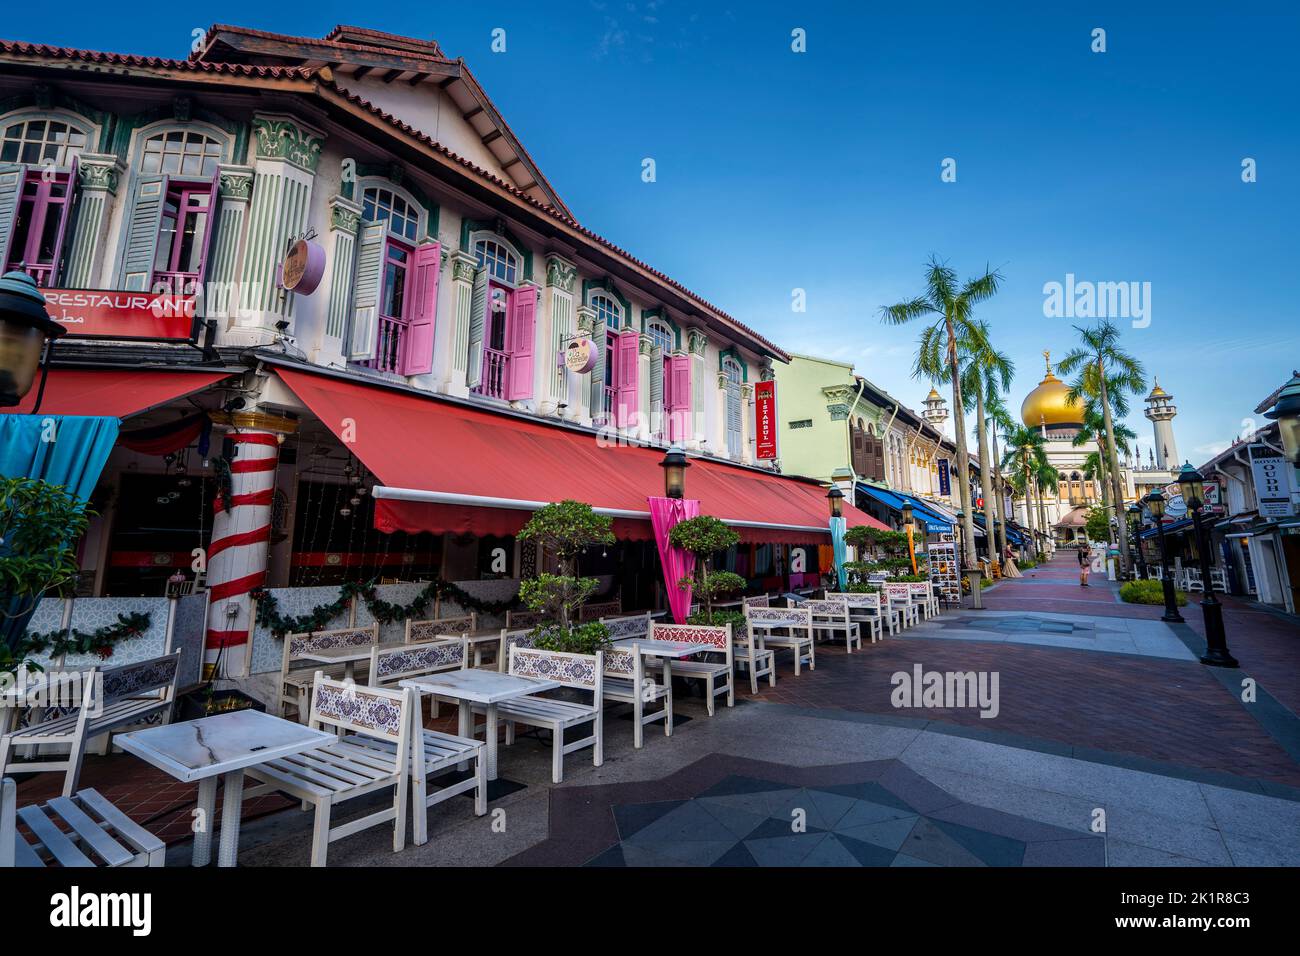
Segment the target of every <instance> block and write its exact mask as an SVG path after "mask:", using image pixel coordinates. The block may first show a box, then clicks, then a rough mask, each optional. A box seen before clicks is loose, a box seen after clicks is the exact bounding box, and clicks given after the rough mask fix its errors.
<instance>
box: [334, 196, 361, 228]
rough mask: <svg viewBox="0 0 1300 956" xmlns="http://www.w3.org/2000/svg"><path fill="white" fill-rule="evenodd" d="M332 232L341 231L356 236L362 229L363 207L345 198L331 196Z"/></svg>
mask: <svg viewBox="0 0 1300 956" xmlns="http://www.w3.org/2000/svg"><path fill="white" fill-rule="evenodd" d="M329 207H330V231H331V232H333V231H335V230H339V231H342V232H346V233H349V234H351V235H354V236H355V235H356V234H357V230H358V229H360V228H361V207H360V206H359V205H357V204H356V203H354V202H353V201H352V200H351V199H348V198H346V197H345V196H331V197H330V200H329Z"/></svg>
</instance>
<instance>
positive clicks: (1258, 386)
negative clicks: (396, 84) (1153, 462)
mask: <svg viewBox="0 0 1300 956" xmlns="http://www.w3.org/2000/svg"><path fill="white" fill-rule="evenodd" d="M873 6H874V5H872V4H832V3H819V4H807V5H791V4H788V3H786V4H776V3H746V4H739V3H737V4H733V5H731V6H730V8H728V7H727V6H726V5H725V4H709V5H704V4H688V3H680V2H672V0H650V2H644V0H638V2H616V0H600V2H590V0H585V2H573V3H558V2H548V3H545V4H542V3H537V2H534V3H531V4H524V3H514V2H498V3H495V4H491V5H485V4H475V5H469V4H459V5H458V4H438V5H436V6H433V5H430V6H428V7H426V8H425V9H424V10H416V9H413V8H409V7H407V5H404V4H392V5H375V6H374V7H367V8H361V9H359V8H358V7H357V6H356V5H355V4H343V3H330V2H314V3H312V4H309V5H305V6H304V5H296V4H295V5H273V4H265V3H256V4H255V3H249V2H245V0H236V2H227V3H222V4H214V5H212V6H210V7H207V8H204V7H200V6H196V5H191V4H166V5H163V4H152V3H137V4H134V5H133V6H132V15H131V16H123V15H122V10H121V8H117V7H113V6H111V5H104V4H84V5H83V4H79V3H75V2H74V3H72V4H65V5H64V6H63V7H60V8H59V10H60V15H59V17H58V18H57V19H55V20H52V21H51V20H50V19H47V18H46V17H45V16H44V10H45V8H43V7H41V6H39V5H31V4H27V5H19V6H17V7H15V8H14V9H12V10H10V11H9V12H8V13H7V15H6V18H5V24H4V26H3V27H0V33H2V34H3V35H4V36H6V37H8V38H12V39H23V40H31V41H38V42H46V43H54V44H62V45H72V46H81V47H88V48H92V49H108V50H117V51H123V52H138V53H152V54H157V55H167V56H183V55H185V52H186V51H187V50H188V47H189V43H190V38H191V31H192V30H194V29H196V28H203V27H207V26H209V25H210V24H211V23H213V22H228V23H236V24H240V25H245V26H251V27H257V28H261V29H266V30H274V31H281V32H288V33H298V34H303V35H322V34H323V33H324V32H326V31H327V30H328V29H329V28H330V27H331V26H333V25H334V24H336V23H340V22H341V23H356V24H360V25H363V26H369V27H373V28H376V29H382V30H390V31H393V32H398V33H405V34H408V35H413V36H424V37H432V38H434V39H436V40H438V42H439V43H441V44H442V46H443V49H444V50H445V51H446V52H447V53H448V54H449V55H451V56H464V57H465V58H466V60H467V61H468V62H469V64H470V66H471V67H472V68H473V69H474V71H475V73H476V74H477V75H478V76H479V78H480V80H481V81H482V82H483V84H484V86H485V87H486V88H487V89H488V91H489V92H490V94H491V95H492V97H493V99H494V100H495V101H496V103H497V105H498V106H499V107H500V108H501V110H502V112H503V113H504V114H505V115H506V116H507V117H508V118H509V121H510V123H511V125H512V126H513V127H514V129H515V131H516V132H517V133H518V134H519V136H520V137H521V138H522V139H523V141H524V142H525V143H526V144H527V146H528V149H529V151H530V152H531V153H532V154H533V156H534V158H535V159H536V160H537V161H538V163H539V165H541V167H542V168H543V170H544V171H545V172H546V174H547V176H548V177H549V178H550V180H551V181H552V183H553V184H554V185H555V186H556V188H557V189H558V190H559V192H560V193H561V195H563V196H564V197H565V200H566V202H568V204H569V205H570V206H571V207H572V208H573V210H574V211H575V213H576V215H577V216H578V218H579V219H581V220H582V221H583V222H584V223H585V224H586V225H587V226H589V227H590V228H592V229H595V230H596V231H597V232H599V233H601V234H602V235H604V236H607V237H608V238H610V239H612V240H614V241H616V242H617V243H619V244H620V245H622V246H624V247H625V248H628V249H630V250H632V251H633V252H634V253H635V254H636V255H638V256H639V257H641V258H644V259H646V260H647V261H649V262H651V263H652V264H654V265H655V266H656V267H658V268H660V269H662V270H663V271H665V272H667V273H669V274H670V275H672V276H673V277H675V278H677V279H678V280H679V281H681V282H683V283H684V284H686V285H687V286H688V287H690V288H692V289H693V290H695V291H697V292H698V293H700V294H701V295H703V296H704V297H705V298H707V299H709V300H710V301H712V302H714V303H716V304H718V305H719V306H721V307H722V308H724V309H726V310H728V311H729V312H731V313H732V314H733V315H736V316H737V317H739V318H741V319H743V320H744V321H746V322H747V323H749V324H750V325H752V326H754V327H755V328H757V329H759V330H760V331H761V332H763V333H764V334H765V335H767V336H768V337H769V338H771V339H773V340H774V341H776V342H778V343H779V344H781V345H783V346H784V347H785V348H787V349H789V350H792V351H799V352H807V353H813V354H818V355H825V356H829V357H834V358H840V359H842V360H845V361H851V362H853V363H854V364H855V365H856V366H857V369H858V371H859V372H860V373H862V374H865V375H866V376H867V377H868V378H870V379H872V380H873V381H875V382H877V383H878V384H880V385H881V386H883V387H884V388H886V389H887V390H889V391H890V392H892V393H893V394H895V395H897V396H899V397H900V398H903V399H905V400H907V401H908V402H910V403H911V404H913V405H916V406H918V407H919V403H920V400H921V398H922V397H923V396H924V394H925V392H926V390H927V389H928V387H929V386H928V383H920V382H916V381H914V380H912V379H911V378H910V374H909V372H910V365H911V358H912V355H913V345H914V342H915V338H916V331H917V330H914V329H909V328H904V329H894V328H886V327H884V326H882V325H881V323H880V321H879V309H880V307H881V306H882V305H885V304H888V303H892V302H895V301H898V300H900V299H903V298H906V297H909V296H910V295H912V294H914V293H916V292H918V291H919V290H920V277H921V267H922V265H923V263H924V262H925V261H926V260H927V259H928V258H929V256H930V255H931V254H932V253H936V254H938V255H940V256H941V257H944V258H946V259H948V260H949V261H950V263H951V264H952V265H953V266H954V267H955V268H956V269H957V270H958V271H959V272H960V273H961V274H963V275H968V274H975V273H976V272H979V271H982V270H983V268H984V266H985V264H986V263H987V264H989V265H991V266H993V267H994V268H998V269H1000V270H1001V271H1002V272H1003V273H1004V275H1005V276H1006V281H1005V284H1004V286H1003V289H1002V291H1001V292H1000V293H999V295H998V296H997V298H996V299H995V300H993V301H991V302H990V303H988V304H987V305H986V306H985V307H983V309H982V311H981V313H980V314H981V315H982V316H983V317H984V318H986V319H988V321H989V322H990V323H991V324H992V326H993V330H994V336H995V341H996V343H997V345H998V346H999V347H1000V348H1002V349H1003V350H1004V351H1006V352H1008V353H1009V354H1010V355H1011V357H1012V358H1013V359H1014V360H1015V362H1016V365H1017V378H1016V382H1015V385H1014V387H1013V389H1012V392H1011V401H1012V404H1013V407H1015V408H1017V409H1018V407H1019V403H1020V400H1021V398H1022V397H1023V396H1024V394H1025V393H1026V392H1027V391H1028V390H1029V389H1030V388H1032V387H1033V386H1034V385H1035V384H1037V382H1038V380H1039V379H1040V378H1041V372H1042V367H1043V361H1042V357H1041V355H1040V352H1041V351H1042V350H1043V349H1045V348H1048V349H1051V351H1052V353H1053V355H1054V356H1060V355H1063V354H1064V353H1065V352H1066V351H1068V349H1069V348H1070V347H1071V345H1072V344H1073V340H1074V332H1073V330H1072V328H1071V325H1072V324H1074V322H1072V321H1071V320H1070V319H1066V318H1048V317H1046V316H1045V315H1044V306H1043V302H1044V295H1043V285H1044V283H1047V282H1051V281H1057V282H1064V281H1065V276H1066V275H1067V273H1072V274H1074V275H1075V277H1076V279H1077V280H1090V281H1094V282H1121V281H1122V282H1130V281H1131V282H1139V283H1143V282H1149V283H1150V284H1151V285H1150V289H1151V299H1150V318H1151V321H1150V325H1149V326H1148V327H1146V328H1141V329H1139V328H1132V327H1131V326H1130V323H1129V322H1128V321H1127V320H1121V322H1120V324H1121V326H1122V327H1123V328H1124V341H1125V344H1126V345H1127V347H1128V348H1130V349H1131V350H1132V351H1134V352H1136V353H1137V354H1139V355H1140V357H1142V358H1143V360H1144V361H1145V362H1146V364H1147V367H1148V369H1149V371H1150V372H1152V373H1154V374H1156V375H1158V376H1159V378H1160V383H1161V385H1163V386H1164V387H1165V388H1166V389H1168V390H1169V391H1170V392H1172V393H1173V394H1174V396H1175V398H1176V400H1177V404H1178V406H1179V409H1180V414H1179V417H1178V418H1177V419H1176V421H1175V431H1176V434H1177V437H1178V442H1179V446H1180V451H1181V452H1182V454H1183V456H1184V457H1190V458H1192V459H1193V461H1194V462H1199V461H1202V460H1204V459H1205V458H1206V457H1208V455H1209V454H1210V453H1211V452H1212V451H1213V450H1214V448H1215V447H1216V446H1218V445H1222V444H1224V443H1226V442H1228V441H1230V440H1231V438H1232V437H1233V436H1234V435H1236V434H1237V433H1238V432H1239V431H1240V429H1241V428H1242V424H1243V422H1242V420H1243V419H1244V418H1247V417H1249V416H1250V415H1251V413H1252V409H1253V407H1254V406H1255V404H1256V403H1257V402H1258V401H1259V400H1260V399H1262V398H1263V397H1264V396H1265V395H1266V394H1268V392H1269V391H1270V390H1271V389H1273V388H1274V387H1275V386H1277V385H1278V384H1280V383H1281V382H1282V381H1284V380H1285V379H1286V378H1287V377H1288V376H1289V374H1290V371H1291V369H1292V368H1293V367H1294V366H1296V365H1300V316H1298V315H1297V307H1296V304H1295V294H1294V290H1295V287H1296V276H1297V269H1296V243H1295V222H1296V219H1297V213H1298V212H1300V184H1298V179H1297V175H1296V170H1297V168H1300V149H1298V147H1300V123H1298V122H1297V120H1296V111H1295V110H1296V103H1297V102H1300V68H1298V67H1297V66H1296V62H1297V59H1296V56H1295V49H1296V43H1297V40H1298V39H1300V15H1298V14H1297V13H1295V12H1270V8H1269V7H1268V6H1266V5H1259V4H1238V5H1224V4H1187V3H1180V4H1176V5H1175V4H1168V5H1160V4H1143V5H1142V7H1143V10H1144V11H1147V12H1143V13H1141V14H1134V13H1132V12H1130V8H1132V7H1134V6H1135V5H1134V4H1111V5H1098V4H1079V3H1071V4H1057V5H1054V6H1055V7H1057V8H1058V10H1057V11H1056V12H1051V13H1044V12H1042V7H1044V6H1047V5H1044V4H1023V5H1018V4H1006V3H999V4H943V3H933V4H926V5H924V7H923V8H918V10H917V12H915V13H899V12H897V11H896V10H894V9H893V7H892V5H890V6H889V7H885V6H884V5H881V9H873ZM982 7H995V8H996V9H997V11H998V12H996V13H987V12H978V11H980V10H981V8H982ZM1216 8H1217V9H1216ZM1273 9H1275V10H1279V11H1284V10H1286V9H1287V8H1286V7H1278V8H1273ZM498 27H499V28H502V29H504V30H505V31H506V52H505V53H499V54H494V53H493V52H491V49H490V44H491V39H492V36H491V33H492V30H493V29H494V28H498ZM1097 27H1101V28H1103V29H1105V30H1106V47H1107V49H1106V52H1105V53H1093V52H1092V51H1091V49H1090V46H1091V43H1092V36H1091V34H1092V31H1093V29H1094V28H1097ZM795 28H802V29H803V30H805V31H806V36H807V52H806V53H801V54H797V53H794V52H792V51H791V31H792V30H793V29H795ZM1288 64H1290V65H1288ZM647 157H651V158H653V159H654V160H655V164H656V173H657V181H656V182H654V183H644V182H642V180H641V169H642V160H643V159H645V158H647ZM1247 157H1250V158H1253V159H1254V160H1255V161H1256V163H1257V171H1258V172H1257V176H1258V179H1257V181H1256V182H1254V183H1251V184H1246V183H1243V182H1242V179H1241V172H1242V168H1241V164H1242V160H1243V159H1244V158H1247ZM947 158H951V159H954V160H956V173H957V178H956V182H948V183H945V182H942V181H941V179H940V172H941V163H942V162H943V161H944V160H945V159H947ZM796 288H801V289H804V290H806V296H807V311H806V312H804V313H796V312H794V311H792V308H791V301H792V290H793V289H796ZM1075 321H1081V320H1075ZM1134 404H1135V409H1137V411H1135V413H1134V415H1133V416H1131V421H1130V426H1131V427H1133V429H1134V430H1135V431H1136V432H1137V433H1138V435H1139V438H1140V440H1141V441H1142V442H1143V443H1144V445H1146V446H1149V444H1150V443H1149V436H1150V433H1151V432H1150V425H1149V423H1148V422H1146V421H1145V419H1143V418H1141V415H1140V408H1141V403H1140V401H1138V402H1135V403H1134ZM1144 457H1145V456H1144Z"/></svg>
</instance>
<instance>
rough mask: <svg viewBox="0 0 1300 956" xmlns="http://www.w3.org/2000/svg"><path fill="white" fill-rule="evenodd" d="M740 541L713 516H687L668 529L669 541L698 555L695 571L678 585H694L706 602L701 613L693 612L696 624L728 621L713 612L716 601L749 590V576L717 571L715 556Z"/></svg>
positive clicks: (736, 535)
mask: <svg viewBox="0 0 1300 956" xmlns="http://www.w3.org/2000/svg"><path fill="white" fill-rule="evenodd" d="M739 541H740V535H738V534H736V532H735V531H733V530H732V529H731V528H729V527H728V526H727V525H725V524H723V523H722V522H721V521H720V520H718V519H717V518H714V517H712V516H710V515H699V516H698V517H695V518H687V519H686V520H685V521H681V522H679V523H677V524H676V525H674V526H673V529H672V530H671V531H670V532H668V542H669V543H670V544H671V545H672V546H673V547H675V548H681V549H683V550H685V551H689V552H690V553H691V554H693V555H694V556H695V573H694V576H693V577H691V578H682V580H680V581H678V582H677V583H678V585H679V586H681V587H685V586H686V585H688V584H689V585H690V586H691V587H692V588H693V592H694V595H695V596H698V597H699V598H700V600H701V602H702V603H703V604H704V610H703V612H702V613H701V614H694V615H691V619H690V620H691V623H692V624H725V623H727V620H726V619H718V618H719V615H716V614H715V613H714V611H713V602H714V601H715V600H717V599H718V598H720V597H723V596H725V595H728V594H736V593H738V592H740V591H743V590H745V583H746V582H745V579H744V578H742V577H741V576H740V575H739V574H735V573H733V572H731V571H715V570H713V555H714V554H716V553H717V552H719V551H726V550H727V549H728V548H730V547H732V546H733V545H735V544H737V543H738V542H739Z"/></svg>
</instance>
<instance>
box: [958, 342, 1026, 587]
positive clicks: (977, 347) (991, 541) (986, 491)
mask: <svg viewBox="0 0 1300 956" xmlns="http://www.w3.org/2000/svg"><path fill="white" fill-rule="evenodd" d="M972 324H973V326H974V328H975V329H976V331H977V332H978V333H979V334H978V335H976V336H970V337H967V336H962V337H960V338H959V340H958V349H959V350H960V352H961V353H962V355H961V358H962V373H961V374H962V384H961V390H962V396H963V397H964V398H965V400H966V402H967V405H966V411H973V412H974V413H975V440H976V443H977V446H978V448H979V462H980V490H981V492H982V493H983V496H984V525H985V528H984V532H985V536H986V537H985V540H986V541H987V543H988V552H989V558H990V560H994V561H999V562H1000V560H1001V554H1002V552H1001V551H999V550H998V545H997V540H996V534H995V532H994V525H995V521H996V518H995V517H991V510H990V509H992V507H993V468H992V465H991V462H992V458H991V456H990V453H989V436H988V422H987V421H986V419H985V406H986V405H987V403H988V400H989V398H990V397H993V398H996V397H997V396H999V395H1000V394H1001V393H1002V392H1005V391H1007V390H1008V389H1010V388H1011V380H1012V378H1013V377H1014V375H1015V370H1016V367H1015V364H1014V363H1013V362H1012V361H1011V359H1009V358H1007V356H1006V355H1005V354H1003V353H1001V352H999V351H997V350H996V349H995V348H993V345H992V343H991V342H990V341H989V326H988V323H987V322H983V321H976V322H974V323H972Z"/></svg>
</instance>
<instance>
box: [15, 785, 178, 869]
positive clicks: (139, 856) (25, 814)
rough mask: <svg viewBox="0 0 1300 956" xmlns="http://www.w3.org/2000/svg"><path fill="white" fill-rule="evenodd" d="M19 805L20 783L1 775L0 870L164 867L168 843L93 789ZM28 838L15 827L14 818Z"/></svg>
mask: <svg viewBox="0 0 1300 956" xmlns="http://www.w3.org/2000/svg"><path fill="white" fill-rule="evenodd" d="M17 807H18V788H17V786H16V785H15V784H14V782H13V780H11V779H10V778H8V777H5V778H3V779H0V869H3V868H7V867H13V866H23V867H38V866H64V867H88V866H104V867H110V866H162V865H163V859H164V857H166V855H167V847H166V845H164V843H163V841H162V840H160V839H158V838H157V837H156V836H154V835H153V834H152V833H150V832H149V831H148V830H146V829H145V828H144V827H142V826H140V824H138V823H136V822H135V821H134V820H132V819H130V818H129V817H128V816H127V815H126V814H125V813H123V812H122V811H121V810H119V809H118V808H117V807H115V806H113V805H112V804H111V803H109V802H108V801H107V800H105V799H104V798H103V797H102V796H100V795H99V794H98V793H97V792H96V791H94V790H82V791H81V792H80V793H78V794H77V795H76V796H72V797H55V798H54V799H53V800H51V801H50V802H49V803H46V804H44V805H42V806H35V805H33V806H27V807H23V808H22V809H21V810H19V809H17ZM20 822H21V823H22V824H24V825H25V826H26V827H27V829H28V830H30V831H31V834H32V839H31V840H29V839H28V838H27V837H26V836H24V835H23V834H22V833H20V832H19V831H18V826H17V824H18V823H20Z"/></svg>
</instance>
